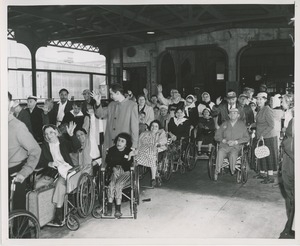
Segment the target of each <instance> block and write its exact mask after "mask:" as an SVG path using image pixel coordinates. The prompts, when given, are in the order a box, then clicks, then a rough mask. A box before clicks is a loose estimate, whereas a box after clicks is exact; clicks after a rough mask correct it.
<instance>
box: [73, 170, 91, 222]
mask: <svg viewBox="0 0 300 246" xmlns="http://www.w3.org/2000/svg"><path fill="white" fill-rule="evenodd" d="M76 198H77V211H78V214H79V216H80V217H82V218H85V217H87V216H88V215H90V214H91V212H92V210H93V208H94V202H95V184H94V182H93V178H92V177H91V176H90V175H88V174H87V173H84V174H82V175H81V176H80V178H79V181H78V186H77V196H76Z"/></svg>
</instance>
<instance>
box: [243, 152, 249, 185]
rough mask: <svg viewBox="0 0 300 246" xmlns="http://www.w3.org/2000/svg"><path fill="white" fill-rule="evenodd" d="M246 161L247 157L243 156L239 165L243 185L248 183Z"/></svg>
mask: <svg viewBox="0 0 300 246" xmlns="http://www.w3.org/2000/svg"><path fill="white" fill-rule="evenodd" d="M247 160H248V158H247V156H243V159H242V164H241V181H242V183H243V184H245V183H247V181H248V171H247V168H248V167H247V166H248V163H247Z"/></svg>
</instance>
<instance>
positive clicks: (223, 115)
mask: <svg viewBox="0 0 300 246" xmlns="http://www.w3.org/2000/svg"><path fill="white" fill-rule="evenodd" d="M236 107H237V109H238V110H239V113H240V118H239V119H240V120H242V121H245V113H244V110H243V108H242V106H241V105H240V104H239V103H238V102H236ZM228 114H229V111H228V103H227V101H226V102H222V103H221V104H219V105H214V106H213V109H212V112H211V115H212V117H218V125H219V126H220V125H222V123H223V122H225V121H226V120H229V115H228Z"/></svg>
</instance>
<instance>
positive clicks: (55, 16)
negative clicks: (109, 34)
mask: <svg viewBox="0 0 300 246" xmlns="http://www.w3.org/2000/svg"><path fill="white" fill-rule="evenodd" d="M10 11H15V12H18V13H22V14H27V15H31V16H35V17H38V18H41V19H45V18H46V19H48V20H50V21H54V22H57V23H61V24H64V25H65V24H67V25H70V26H73V27H75V28H77V27H80V28H84V29H87V30H91V31H94V32H97V33H99V34H101V33H103V32H105V31H106V30H104V29H103V28H100V27H99V26H97V27H95V26H92V25H86V24H83V23H79V22H78V21H76V20H73V19H71V18H66V17H64V16H63V15H59V14H55V13H53V12H51V13H49V12H46V11H41V10H40V11H38V12H37V11H34V10H33V9H32V8H29V7H14V8H11V9H10ZM123 38H125V39H126V38H129V39H130V40H132V39H135V40H138V38H137V37H131V36H127V37H126V36H123ZM139 41H143V40H142V39H139Z"/></svg>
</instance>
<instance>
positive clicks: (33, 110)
mask: <svg viewBox="0 0 300 246" xmlns="http://www.w3.org/2000/svg"><path fill="white" fill-rule="evenodd" d="M36 104H37V97H36V96H29V97H28V98H27V108H26V111H27V112H28V113H29V115H30V121H31V126H32V135H33V137H34V138H35V140H36V141H37V142H43V140H44V137H43V132H42V128H43V118H42V114H43V110H42V109H40V108H38V107H37V105H36Z"/></svg>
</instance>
